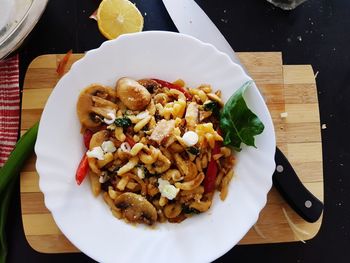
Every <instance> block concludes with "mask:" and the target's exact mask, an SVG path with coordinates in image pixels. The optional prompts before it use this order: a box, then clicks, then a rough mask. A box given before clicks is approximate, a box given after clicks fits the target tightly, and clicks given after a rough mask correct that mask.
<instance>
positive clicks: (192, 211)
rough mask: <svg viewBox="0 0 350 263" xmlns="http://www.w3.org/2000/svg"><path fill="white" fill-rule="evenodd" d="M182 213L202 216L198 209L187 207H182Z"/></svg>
mask: <svg viewBox="0 0 350 263" xmlns="http://www.w3.org/2000/svg"><path fill="white" fill-rule="evenodd" d="M182 211H183V212H184V213H185V214H200V211H198V210H197V209H195V208H191V207H189V206H187V205H182Z"/></svg>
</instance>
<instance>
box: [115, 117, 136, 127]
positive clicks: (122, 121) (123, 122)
mask: <svg viewBox="0 0 350 263" xmlns="http://www.w3.org/2000/svg"><path fill="white" fill-rule="evenodd" d="M114 123H115V125H116V126H118V127H123V128H127V127H129V126H130V125H131V124H132V122H131V120H130V119H129V118H128V117H123V118H118V119H116V120H115V121H114Z"/></svg>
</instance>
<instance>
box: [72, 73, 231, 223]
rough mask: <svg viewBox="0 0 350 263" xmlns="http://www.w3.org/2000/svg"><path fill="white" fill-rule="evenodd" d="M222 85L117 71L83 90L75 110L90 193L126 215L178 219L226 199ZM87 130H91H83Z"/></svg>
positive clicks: (138, 219) (137, 218)
mask: <svg viewBox="0 0 350 263" xmlns="http://www.w3.org/2000/svg"><path fill="white" fill-rule="evenodd" d="M222 106H223V101H222V99H221V91H216V92H215V93H214V91H213V90H212V88H211V86H210V85H201V86H199V87H198V88H186V87H185V82H184V81H182V80H178V81H176V82H174V83H169V82H165V81H162V80H155V79H142V80H139V81H135V80H132V79H128V78H122V79H120V80H118V81H117V84H116V87H115V88H111V87H104V86H101V85H97V84H96V85H91V86H89V87H87V88H86V89H85V90H83V91H82V93H81V95H80V97H79V100H78V103H77V113H78V117H79V120H80V122H81V125H82V132H83V133H84V140H85V145H86V146H87V148H88V150H87V153H86V156H87V159H88V165H89V168H90V172H89V177H90V183H91V188H92V192H93V194H94V195H95V196H98V195H99V194H102V195H103V199H104V200H105V202H106V203H107V205H108V206H109V207H110V209H111V211H112V214H113V215H114V216H115V217H117V218H118V219H124V220H126V221H127V222H130V223H144V224H148V225H152V224H154V223H155V222H166V221H168V222H172V223H179V222H181V221H183V220H185V219H186V218H188V217H190V216H192V215H193V214H197V213H203V212H206V211H208V210H209V209H210V206H211V204H212V201H213V196H214V193H215V191H219V192H221V193H220V198H221V199H222V200H224V199H225V198H226V196H227V193H228V185H229V183H230V181H231V179H232V177H233V166H234V162H235V159H234V157H233V156H232V151H231V149H230V148H228V147H223V146H222V141H223V138H222V136H221V134H220V131H219V116H218V114H217V113H218V111H219V110H220V108H221V107H222ZM86 134H90V136H87V135H86Z"/></svg>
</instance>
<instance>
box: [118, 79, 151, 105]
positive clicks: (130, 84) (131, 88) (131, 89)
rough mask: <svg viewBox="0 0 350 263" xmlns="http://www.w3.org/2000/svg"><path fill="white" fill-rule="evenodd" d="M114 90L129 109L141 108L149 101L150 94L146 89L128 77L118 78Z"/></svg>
mask: <svg viewBox="0 0 350 263" xmlns="http://www.w3.org/2000/svg"><path fill="white" fill-rule="evenodd" d="M116 92H117V96H118V97H119V99H120V100H121V101H122V102H123V103H124V104H125V106H126V107H127V108H129V109H131V110H143V109H145V108H146V107H147V105H148V104H149V102H150V101H151V94H150V93H149V92H148V90H147V89H146V88H145V87H144V86H142V85H141V84H140V83H138V82H137V81H135V80H133V79H130V78H121V79H119V80H118V82H117V86H116Z"/></svg>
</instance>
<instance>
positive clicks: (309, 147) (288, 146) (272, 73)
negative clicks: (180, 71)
mask: <svg viewBox="0 0 350 263" xmlns="http://www.w3.org/2000/svg"><path fill="white" fill-rule="evenodd" d="M238 55H239V57H240V58H241V60H242V62H243V64H244V65H245V66H246V68H247V69H248V71H249V73H250V75H251V76H252V78H253V79H254V80H255V81H256V83H257V85H258V87H259V88H260V89H261V91H262V93H263V95H264V97H265V100H266V103H267V105H268V107H269V110H270V112H271V115H272V119H273V122H274V125H275V131H276V137H277V145H278V146H279V147H280V149H281V150H282V151H283V152H284V153H285V155H286V156H287V157H288V159H289V160H290V162H291V163H292V164H293V166H294V168H295V170H296V172H297V174H298V176H299V177H300V179H301V181H302V182H303V183H304V185H305V186H306V187H307V188H308V189H309V190H310V191H311V192H312V193H313V194H314V195H316V196H317V197H318V198H319V199H320V200H323V170H322V145H321V133H320V130H321V126H320V119H319V109H318V100H317V89H316V83H315V77H314V73H313V70H312V67H311V66H310V65H283V63H282V54H281V53H279V52H259V53H239V54H238ZM62 56H63V55H44V56H40V57H37V58H36V59H35V60H34V61H32V63H31V64H30V66H29V68H28V70H27V73H26V76H25V81H24V88H23V101H22V119H21V129H22V130H21V131H22V132H25V131H26V130H27V129H28V128H29V127H31V126H32V125H33V124H34V123H35V122H36V121H38V120H39V119H40V115H41V113H42V110H43V108H44V106H45V103H46V100H47V98H48V96H49V95H50V93H51V91H52V89H53V88H54V87H55V84H56V83H57V81H58V80H59V77H58V76H57V74H56V67H57V63H58V61H59V60H60V59H61V58H62ZM81 57H82V55H81V54H74V55H73V56H72V57H71V59H70V60H69V63H68V64H69V65H68V66H67V70H68V68H69V67H70V66H71V64H72V63H73V62H74V61H76V60H78V59H79V58H81ZM180 77H181V76H180ZM284 112H286V113H287V114H288V116H287V117H286V118H282V117H281V113H284ZM35 160H36V159H35V156H33V157H32V158H31V159H30V160H29V161H28V163H27V164H26V166H25V167H24V168H23V171H22V173H21V204H22V219H23V226H24V232H25V235H26V238H27V240H28V242H29V244H30V245H31V246H32V247H33V248H34V249H35V250H37V251H39V252H44V253H60V252H61V253H64V252H77V251H79V250H78V249H77V248H75V247H74V246H73V245H72V244H71V243H70V242H69V241H68V240H67V239H66V238H65V236H64V235H63V234H62V233H61V231H60V230H59V228H58V227H57V225H56V224H55V222H54V220H53V218H52V216H51V213H50V212H49V211H48V210H47V208H46V207H45V205H44V196H43V194H42V193H41V192H40V190H39V186H38V179H39V178H38V174H37V173H36V170H35ZM72 176H73V175H72ZM283 208H284V209H285V211H286V212H287V215H288V216H289V218H290V219H291V221H292V222H293V223H294V224H295V226H296V227H298V228H299V229H301V230H302V231H304V233H300V232H299V238H302V239H304V240H309V239H311V238H313V237H314V236H315V235H316V234H317V232H318V230H319V229H320V226H321V222H322V219H320V220H318V221H317V222H316V223H313V224H310V223H307V222H305V221H304V220H303V219H301V218H300V217H299V216H298V215H297V214H296V213H295V212H294V211H292V210H291V209H290V208H289V206H288V205H287V204H286V203H285V201H284V200H283V199H282V198H281V196H280V195H279V193H278V192H277V191H276V189H275V188H272V189H271V191H270V192H269V194H268V198H267V204H266V206H265V208H264V209H263V210H262V211H261V213H260V217H259V220H258V222H257V223H256V225H255V227H254V228H252V229H251V230H250V231H249V232H248V233H247V235H246V236H245V237H244V238H243V239H242V240H241V242H240V244H260V243H276V242H288V241H297V240H299V238H298V237H297V236H296V235H295V233H294V232H293V231H292V229H291V227H290V226H289V224H288V222H287V219H286V217H285V215H284V213H283ZM305 232H307V234H306V233H305Z"/></svg>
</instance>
